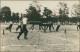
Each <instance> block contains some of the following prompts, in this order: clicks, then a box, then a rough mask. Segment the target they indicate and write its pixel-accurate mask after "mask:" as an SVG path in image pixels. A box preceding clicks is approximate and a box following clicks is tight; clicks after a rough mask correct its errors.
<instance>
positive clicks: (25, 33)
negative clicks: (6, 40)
mask: <svg viewBox="0 0 80 52" xmlns="http://www.w3.org/2000/svg"><path fill="white" fill-rule="evenodd" d="M27 34H28V31H25V32H24V39H27Z"/></svg>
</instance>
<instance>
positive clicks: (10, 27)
mask: <svg viewBox="0 0 80 52" xmlns="http://www.w3.org/2000/svg"><path fill="white" fill-rule="evenodd" d="M12 26H13V23H12V22H11V21H10V22H9V26H8V27H6V28H5V29H3V34H4V30H9V31H10V32H11V29H12Z"/></svg>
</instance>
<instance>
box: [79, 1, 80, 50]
mask: <svg viewBox="0 0 80 52" xmlns="http://www.w3.org/2000/svg"><path fill="white" fill-rule="evenodd" d="M79 5H80V0H79ZM79 7H80V6H79ZM79 15H80V14H79ZM79 25H80V24H79ZM79 51H80V27H79Z"/></svg>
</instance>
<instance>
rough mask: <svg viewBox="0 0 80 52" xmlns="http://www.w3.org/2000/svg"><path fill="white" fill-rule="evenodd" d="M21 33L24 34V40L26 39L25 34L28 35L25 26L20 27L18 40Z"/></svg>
mask: <svg viewBox="0 0 80 52" xmlns="http://www.w3.org/2000/svg"><path fill="white" fill-rule="evenodd" d="M23 33H24V39H26V38H27V34H28V30H27V28H26V25H23V26H22V27H21V31H20V33H19V35H18V36H17V37H18V38H19V37H20V36H21V35H22V34H23Z"/></svg>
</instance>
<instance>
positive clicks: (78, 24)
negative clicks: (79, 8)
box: [77, 22, 80, 30]
mask: <svg viewBox="0 0 80 52" xmlns="http://www.w3.org/2000/svg"><path fill="white" fill-rule="evenodd" d="M79 29H80V22H77V30H79Z"/></svg>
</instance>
